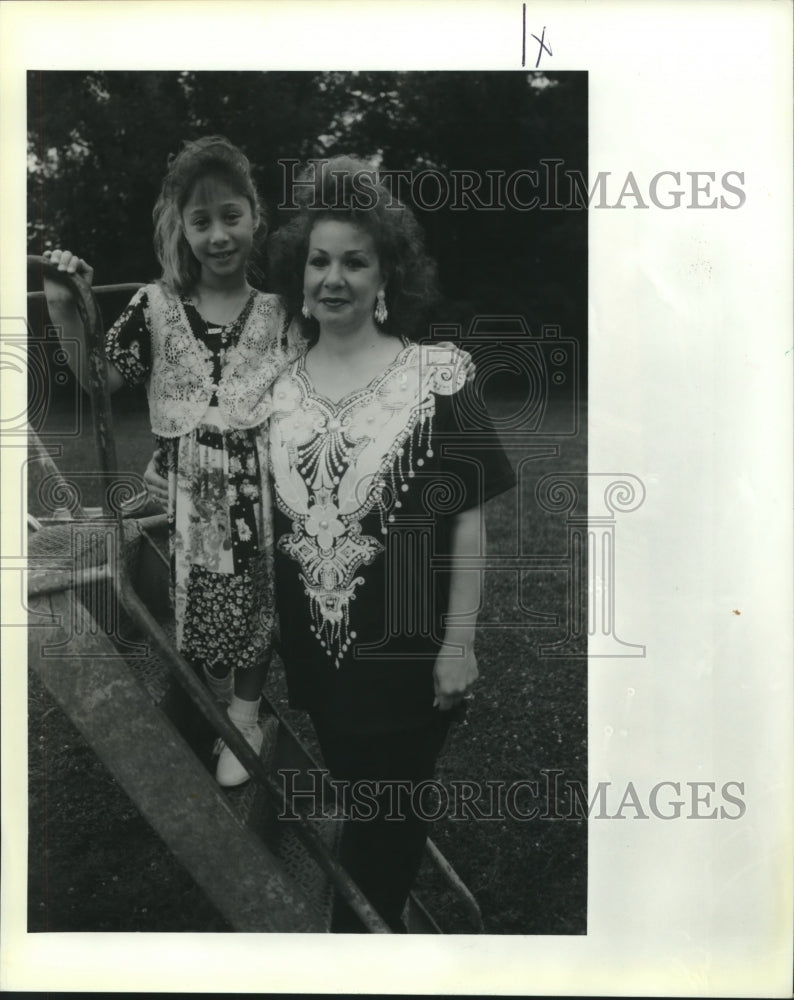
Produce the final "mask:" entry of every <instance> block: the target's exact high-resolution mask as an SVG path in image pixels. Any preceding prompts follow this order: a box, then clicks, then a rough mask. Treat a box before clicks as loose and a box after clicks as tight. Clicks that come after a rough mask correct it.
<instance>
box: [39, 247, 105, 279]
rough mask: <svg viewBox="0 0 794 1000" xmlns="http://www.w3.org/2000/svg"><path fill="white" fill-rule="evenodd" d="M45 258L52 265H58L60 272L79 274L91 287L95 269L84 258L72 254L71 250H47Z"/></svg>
mask: <svg viewBox="0 0 794 1000" xmlns="http://www.w3.org/2000/svg"><path fill="white" fill-rule="evenodd" d="M43 256H44V259H45V260H47V261H49V262H50V263H51V264H57V265H58V270H59V271H65V272H66V273H67V274H79V275H80V277H81V278H82V279H83V281H84V282H85V283H86V284H87V285H90V284H91V282H92V281H93V280H94V269H93V267H91V265H90V264H89V263H88V262H87V261H84V260H83V258H82V257H78V256H77V254H75V253H72V251H71V250H45V251H44V254H43Z"/></svg>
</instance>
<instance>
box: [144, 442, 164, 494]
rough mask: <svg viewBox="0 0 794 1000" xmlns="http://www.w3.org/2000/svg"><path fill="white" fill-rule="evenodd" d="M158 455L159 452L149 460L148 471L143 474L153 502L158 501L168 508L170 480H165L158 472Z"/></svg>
mask: <svg viewBox="0 0 794 1000" xmlns="http://www.w3.org/2000/svg"><path fill="white" fill-rule="evenodd" d="M156 455H157V452H155V453H154V455H152V457H151V458H150V459H149V464H148V465H147V466H146V471H145V472H144V474H143V481H144V482H145V483H146V489H147V490H148V491H149V496H150V497H151V498H152V500H156V501H157V502H158V503H161V504H162V505H163V506H164V507H167V506H168V480H167V479H163V477H162V476H161V475H160V474H159V473H158V472H157V468H156V463H155V457H156Z"/></svg>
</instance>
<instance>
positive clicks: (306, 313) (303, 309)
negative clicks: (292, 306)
mask: <svg viewBox="0 0 794 1000" xmlns="http://www.w3.org/2000/svg"><path fill="white" fill-rule="evenodd" d="M301 315H302V316H303V318H304V319H309V317H310V316H311V313H310V312H309V307H308V306H307V305H306V299H304V300H303V305H302V306H301Z"/></svg>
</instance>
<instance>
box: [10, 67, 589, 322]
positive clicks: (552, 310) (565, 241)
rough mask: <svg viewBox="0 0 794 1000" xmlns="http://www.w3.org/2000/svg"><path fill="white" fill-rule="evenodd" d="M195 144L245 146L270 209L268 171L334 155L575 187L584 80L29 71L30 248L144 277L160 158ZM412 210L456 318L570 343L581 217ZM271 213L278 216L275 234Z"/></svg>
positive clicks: (577, 295)
mask: <svg viewBox="0 0 794 1000" xmlns="http://www.w3.org/2000/svg"><path fill="white" fill-rule="evenodd" d="M207 133H220V134H223V135H226V136H227V137H228V138H229V139H231V141H232V142H235V143H236V144H238V145H239V146H241V147H242V148H243V149H244V150H245V152H246V153H247V154H248V156H249V157H250V159H251V161H252V162H253V163H254V164H255V175H256V180H257V183H258V186H259V188H260V191H261V192H262V194H263V197H264V199H265V201H266V202H267V203H269V204H270V205H271V206H278V204H279V202H280V201H281V200H282V189H283V183H284V170H283V168H282V166H281V164H280V162H279V161H281V160H284V159H300V160H305V159H308V158H314V157H321V156H324V155H330V154H334V153H340V152H345V153H353V154H356V155H359V156H362V157H364V158H370V159H372V158H374V160H375V162H378V163H382V164H383V166H384V167H387V168H389V169H391V170H412V171H414V172H416V171H421V170H436V171H439V172H441V173H443V174H446V175H450V174H452V173H454V172H455V171H462V170H468V171H473V172H475V173H476V174H477V175H479V176H480V177H482V178H486V177H487V176H488V175H487V173H486V172H487V171H491V172H502V173H503V174H504V175H505V176H508V175H510V174H511V173H513V172H514V171H516V170H526V169H537V168H538V164H539V162H540V161H541V160H542V159H544V158H546V159H557V160H562V161H564V168H565V169H566V170H575V171H579V172H580V173H582V174H583V175H584V176H585V177H586V175H587V79H586V75H585V74H581V73H561V74H556V75H550V76H546V77H540V75H539V74H533V73H526V72H406V73H396V72H358V73H353V72H344V73H342V72H337V73H330V72H326V73H310V72H268V73H258V72H181V73H177V72H90V73H88V72H31V73H30V74H29V80H28V162H29V187H28V197H29V239H28V246H29V251H30V252H31V253H40V252H42V251H43V250H44V249H46V248H47V247H53V246H56V245H59V246H67V247H69V248H70V249H75V250H77V251H78V252H79V253H80V254H81V255H82V256H84V257H85V258H86V259H88V260H89V261H91V263H92V264H93V265H94V267H95V268H96V270H97V278H96V280H97V281H100V282H102V283H105V282H114V281H125V280H127V281H129V280H148V279H150V278H152V277H154V276H156V275H157V273H158V268H157V264H156V260H155V257H154V253H153V250H152V240H151V228H152V227H151V210H152V207H153V205H154V202H155V199H156V196H157V192H158V190H159V186H160V182H161V179H162V176H163V173H164V170H165V167H166V163H167V159H168V156H169V155H170V154H172V153H174V152H176V151H177V150H178V149H179V147H180V145H181V142H182V141H183V140H185V139H189V138H195V137H197V136H200V135H204V134H207ZM428 189H432V185H428ZM522 196H523V195H522ZM418 214H419V216H420V218H421V219H422V222H423V225H424V227H425V230H426V233H427V237H428V244H429V247H430V249H431V251H432V253H433V254H434V256H436V258H437V259H438V262H439V268H440V274H441V279H442V288H443V290H444V292H445V293H446V295H447V296H448V299H449V300H454V301H455V302H456V303H457V304H458V306H459V309H458V313H459V314H460V316H461V317H463V316H464V315H470V314H472V313H474V312H480V313H482V312H503V313H504V312H521V313H523V314H524V315H526V316H527V318H528V319H529V320H530V323H533V324H538V323H560V324H561V325H562V326H563V327H564V329H566V331H567V332H570V333H572V334H574V335H577V334H578V335H581V334H582V332H583V329H584V322H585V299H586V270H587V268H586V261H587V228H586V227H587V218H586V215H587V213H586V212H584V211H581V210H579V211H542V210H537V209H536V210H532V211H520V210H516V209H515V208H510V207H509V206H507V207H506V208H505V209H503V210H498V209H497V210H491V211H486V210H473V209H472V208H471V207H469V208H468V209H467V210H455V209H454V208H453V207H452V206H451V199H447V201H446V203H444V204H443V205H441V206H440V207H438V208H437V209H434V210H432V211H422V210H421V209H420V210H419V212H418ZM278 218H279V213H278V211H276V212H274V219H273V222H274V223H275V224H278ZM453 311H454V310H453ZM456 316H457V314H456Z"/></svg>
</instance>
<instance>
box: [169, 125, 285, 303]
mask: <svg viewBox="0 0 794 1000" xmlns="http://www.w3.org/2000/svg"><path fill="white" fill-rule="evenodd" d="M205 179H215V180H222V181H225V182H226V183H227V184H228V185H229V187H230V188H231V189H232V190H233V191H236V192H237V194H238V195H240V196H241V197H243V198H246V199H247V200H248V203H249V204H250V206H251V213H252V215H253V217H254V223H255V225H257V224H258V230H257V233H258V236H259V239H260V240H262V239H264V237H265V236H266V235H267V224H266V218H265V212H264V210H263V207H262V205H261V204H260V200H259V195H258V194H257V190H256V187H255V185H254V182H253V179H252V177H251V164H250V162H249V160H248V157H247V156H246V155H245V153H243V152H242V150H240V149H238V148H237V147H236V146H234V145H233V144H232V143H231V142H229V140H228V139H225V138H224V137H223V136H221V135H207V136H204V137H203V138H201V139H196V140H195V141H192V142H185V143H184V145H183V147H182V149H181V150H180V151H179V153H177V154H176V155H175V156H174V155H172V156H170V157H169V159H168V172H167V173H166V175H165V178H164V180H163V185H162V188H161V189H160V196H159V198H158V199H157V203H156V205H155V206H154V212H153V213H152V214H153V217H154V249H155V252H156V253H157V259H158V260H159V262H160V266H161V267H162V269H163V275H162V278H161V279H160V280H161V281H162V282H163V284H164V285H166V287H167V288H169V289H170V291H172V292H175V293H177V294H184V293H186V292H188V291H190V289H191V288H193V287H195V285H196V284H197V282H198V280H199V278H200V277H201V266H200V264H199V262H198V261H197V260H196V258H195V257H194V256H193V251H192V250H191V249H190V246H189V245H188V242H187V240H186V239H185V232H184V227H183V224H182V212H183V210H184V207H185V205H186V204H187V202H188V200H189V199H190V196H191V194H192V193H193V190H194V189H195V187H196V184H198V183H200V182H201V181H203V180H205ZM252 256H253V255H252ZM249 269H250V270H251V271H252V272H256V271H257V268H256V267H255V266H254V265H253V263H252V261H250V260H249ZM253 276H255V275H252V277H253Z"/></svg>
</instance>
